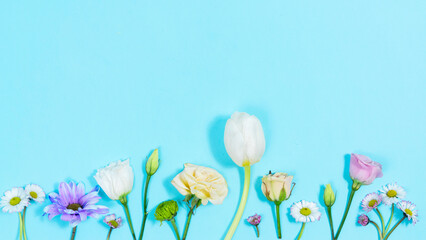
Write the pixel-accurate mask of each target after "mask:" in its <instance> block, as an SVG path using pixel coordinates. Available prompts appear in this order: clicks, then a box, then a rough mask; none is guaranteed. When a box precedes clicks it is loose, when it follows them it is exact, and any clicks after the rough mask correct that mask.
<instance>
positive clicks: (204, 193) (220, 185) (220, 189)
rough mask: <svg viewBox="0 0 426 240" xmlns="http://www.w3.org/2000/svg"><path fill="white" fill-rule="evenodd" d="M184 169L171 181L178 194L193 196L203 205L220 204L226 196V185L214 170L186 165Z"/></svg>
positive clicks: (223, 179)
mask: <svg viewBox="0 0 426 240" xmlns="http://www.w3.org/2000/svg"><path fill="white" fill-rule="evenodd" d="M184 166H185V168H184V169H183V171H182V172H181V173H179V174H178V175H177V176H176V177H175V178H174V179H173V180H172V184H173V186H174V187H175V188H176V189H177V190H178V191H179V193H180V194H182V195H184V196H186V195H190V194H194V195H195V196H196V197H197V198H198V199H200V200H201V203H202V204H203V205H206V204H207V203H208V202H211V203H212V204H222V202H223V200H224V199H225V197H226V196H227V195H228V184H227V183H226V180H225V178H224V177H223V176H222V175H221V174H220V173H219V172H217V171H216V170H214V169H212V168H208V167H203V166H198V165H194V164H190V163H186V164H185V165H184Z"/></svg>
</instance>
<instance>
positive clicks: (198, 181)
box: [0, 112, 418, 240]
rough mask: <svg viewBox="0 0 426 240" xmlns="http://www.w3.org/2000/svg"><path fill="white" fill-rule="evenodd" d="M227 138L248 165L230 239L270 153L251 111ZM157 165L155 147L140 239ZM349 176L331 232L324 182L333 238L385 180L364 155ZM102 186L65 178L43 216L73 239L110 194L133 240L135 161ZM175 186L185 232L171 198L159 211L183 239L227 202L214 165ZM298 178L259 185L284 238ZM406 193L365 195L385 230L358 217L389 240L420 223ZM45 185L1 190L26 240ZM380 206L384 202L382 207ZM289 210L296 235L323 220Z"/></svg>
mask: <svg viewBox="0 0 426 240" xmlns="http://www.w3.org/2000/svg"><path fill="white" fill-rule="evenodd" d="M224 136H225V137H224V143H225V147H226V150H227V152H228V154H229V156H230V157H231V159H232V160H233V161H234V162H235V163H236V164H237V165H238V166H240V167H243V168H244V175H245V180H244V186H243V192H242V196H241V199H240V203H239V206H238V209H237V212H236V214H235V216H234V218H233V220H232V222H231V225H230V228H229V229H228V231H227V232H226V235H225V239H226V240H230V239H232V238H233V235H234V233H235V231H236V229H237V227H238V225H239V223H240V221H241V218H242V216H243V214H244V209H245V205H246V202H247V197H248V193H249V189H250V175H251V174H250V169H251V166H252V165H253V164H255V163H257V162H259V161H260V160H261V158H262V156H263V154H264V151H265V137H264V133H263V129H262V125H261V123H260V121H259V120H258V119H257V118H256V117H255V116H253V115H249V114H247V113H240V112H236V113H234V114H233V115H232V116H231V118H230V119H229V120H228V121H227V123H226V126H225V135H224ZM159 166H160V160H159V156H158V150H157V149H156V150H154V151H153V152H152V153H151V155H150V156H149V157H148V159H147V161H146V165H145V172H146V176H147V177H146V180H145V184H144V186H143V193H144V194H143V201H142V210H143V215H142V225H141V228H140V231H139V237H138V239H139V240H142V239H143V235H144V230H145V224H146V221H147V217H148V215H149V214H150V211H148V197H147V196H148V192H149V191H148V188H149V183H150V180H151V178H152V177H153V176H154V174H155V173H156V172H157V170H158V168H159ZM349 175H350V177H351V179H352V180H353V183H352V186H351V191H350V193H349V197H348V201H347V204H346V208H345V211H344V214H343V217H342V219H341V221H340V224H339V227H338V229H337V231H336V233H335V232H334V225H333V217H332V207H333V205H334V203H335V201H336V197H335V194H334V191H333V189H332V188H331V185H330V184H327V185H326V187H325V190H324V195H323V199H324V205H325V206H326V209H325V210H326V213H327V216H328V220H329V225H330V235H331V239H332V240H337V239H338V238H339V236H340V234H341V231H342V229H343V225H344V223H345V220H346V217H347V215H348V213H349V210H350V207H351V203H352V200H353V197H354V195H355V193H356V192H357V191H358V190H359V189H360V188H361V187H362V186H363V185H370V184H372V183H373V181H374V179H375V178H378V177H382V176H383V174H382V166H381V165H380V164H379V163H377V162H375V161H372V160H371V159H370V158H368V157H367V156H363V155H359V154H352V155H351V159H350V168H349ZM94 178H95V180H96V181H97V183H98V186H96V187H94V188H93V189H92V190H91V191H90V192H88V193H86V192H85V187H84V185H83V184H82V183H74V182H69V183H66V182H62V183H60V184H59V188H58V191H57V192H53V193H50V194H49V195H48V198H49V200H50V202H51V204H50V205H48V206H46V207H45V208H44V212H45V215H47V217H48V218H49V220H51V219H52V218H54V217H55V216H60V219H61V220H63V221H67V222H69V223H70V226H71V227H72V234H71V240H73V239H75V237H76V231H77V226H78V225H79V224H80V223H82V222H84V221H85V220H87V219H88V217H95V218H96V217H99V216H100V215H105V214H108V212H109V209H108V208H107V207H105V206H101V205H98V204H97V203H98V202H99V200H100V199H101V197H100V196H99V195H98V193H99V191H100V189H102V190H103V191H104V192H105V194H106V195H107V196H108V197H109V198H110V199H111V200H115V201H117V202H118V203H119V204H121V205H122V206H123V210H124V214H125V216H126V218H127V224H128V226H129V230H130V233H131V235H132V238H133V240H136V239H137V238H136V232H135V230H134V226H133V223H132V218H131V211H130V209H129V207H128V195H129V194H130V193H131V191H132V189H133V181H134V172H133V169H132V167H131V166H130V162H129V160H124V161H117V162H113V163H111V164H109V165H108V166H107V167H105V168H101V169H99V170H98V171H97V173H96V174H95V176H94ZM171 184H172V185H173V186H174V187H175V188H176V189H177V191H178V192H179V193H180V194H182V195H183V196H184V197H183V199H182V201H183V202H184V203H185V205H186V206H187V208H188V213H187V220H186V223H185V227H184V230H183V234H182V235H181V234H180V233H179V230H178V227H177V224H176V220H175V216H176V215H177V213H178V211H179V207H178V206H179V204H178V203H177V202H176V201H174V200H167V201H164V202H162V203H160V204H158V206H157V207H156V209H155V212H154V216H155V219H157V220H158V221H160V222H163V221H167V222H169V223H170V225H171V227H172V230H173V232H174V235H175V237H176V239H178V240H180V239H182V240H184V239H186V238H187V236H188V231H189V226H190V222H191V219H192V217H193V215H194V213H195V211H196V210H197V209H198V208H199V207H200V206H205V205H207V204H208V203H209V202H210V203H211V204H213V205H219V204H222V202H223V201H224V199H225V198H226V197H227V195H228V186H227V182H226V180H225V178H224V177H223V176H222V175H221V174H220V173H219V172H218V171H216V170H215V169H212V168H208V167H204V166H198V165H194V164H190V163H186V164H185V165H184V169H183V171H182V172H181V173H179V174H178V175H177V176H176V177H175V178H174V179H173V180H172V182H171ZM294 187H295V183H294V182H293V176H290V175H288V174H286V173H283V172H276V173H272V172H269V174H267V175H265V176H264V177H263V178H262V186H261V190H262V192H263V194H264V195H265V197H266V199H267V200H268V201H270V202H271V203H272V204H273V205H275V211H276V215H275V216H276V221H277V224H276V228H277V229H276V231H277V238H282V233H281V222H280V216H281V214H280V206H281V204H282V202H284V201H286V200H288V199H289V198H290V197H291V193H292V191H293V188H294ZM405 195H406V193H405V191H404V189H403V188H402V187H400V186H398V185H397V184H388V185H386V186H384V187H383V188H382V189H381V190H380V191H379V192H376V193H370V194H368V195H367V196H366V197H365V198H364V199H363V200H362V207H363V210H364V211H365V212H367V213H368V212H370V211H374V212H376V213H377V215H378V217H379V219H380V222H381V227H379V225H378V224H377V223H376V222H375V221H374V220H372V219H371V218H370V217H368V216H367V215H366V214H362V215H360V216H359V218H358V223H359V224H361V225H362V226H366V225H368V224H371V225H373V226H374V227H375V228H376V229H377V231H378V236H379V239H380V240H387V239H388V238H389V236H390V235H391V233H392V232H393V231H394V230H395V229H396V227H397V226H399V225H400V223H401V222H403V221H404V220H405V219H408V220H409V221H412V222H413V224H415V223H416V222H417V221H418V214H417V210H416V209H415V205H414V204H412V203H410V202H408V201H405V200H402V199H404V198H405ZM45 197H46V195H45V193H44V191H43V189H42V188H41V187H40V186H38V185H35V184H29V185H27V186H26V187H25V188H13V189H11V190H9V191H6V192H5V193H4V196H2V198H1V202H0V207H2V208H3V211H4V212H9V213H18V216H19V226H20V230H19V239H20V240H22V239H24V240H27V233H26V229H25V217H26V210H27V207H29V206H30V204H31V203H41V202H43V201H44V200H45ZM382 203H383V204H382ZM381 205H389V206H391V216H390V217H389V220H388V221H387V224H385V223H384V219H383V215H382V214H381V212H380V210H379V206H381ZM395 208H397V209H399V210H400V211H401V212H402V218H401V219H400V220H399V221H398V222H397V223H396V224H394V225H393V227H391V224H392V221H393V219H394V216H395V214H394V213H395ZM290 214H291V216H292V217H294V219H295V220H296V222H301V223H302V226H301V230H300V231H299V233H298V236H297V239H300V238H301V237H302V234H303V232H304V229H305V225H306V223H307V222H314V221H318V220H320V217H321V212H320V207H319V206H318V205H317V204H316V203H315V202H311V201H306V200H301V201H298V202H295V203H294V204H293V205H292V206H291V207H290ZM247 221H248V222H249V223H250V224H252V225H253V226H254V227H255V228H256V233H257V236H258V237H259V224H260V222H261V216H260V215H257V214H255V215H253V216H251V217H248V218H247ZM104 222H105V223H106V224H107V225H108V226H109V227H110V228H109V232H108V234H107V239H110V236H111V233H112V231H113V230H114V229H116V228H119V227H121V226H122V222H123V221H122V219H121V218H120V217H116V215H115V214H109V215H106V216H105V217H104Z"/></svg>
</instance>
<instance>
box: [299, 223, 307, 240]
mask: <svg viewBox="0 0 426 240" xmlns="http://www.w3.org/2000/svg"><path fill="white" fill-rule="evenodd" d="M305 225H306V223H303V224H302V229H300V232H299V235H298V236H297V240H300V238H301V237H302V234H303V231H304V230H305Z"/></svg>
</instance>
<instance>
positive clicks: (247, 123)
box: [224, 112, 265, 167]
mask: <svg viewBox="0 0 426 240" xmlns="http://www.w3.org/2000/svg"><path fill="white" fill-rule="evenodd" d="M224 141H225V148H226V151H227V152H228V155H229V156H230V157H231V159H232V160H233V161H234V162H235V163H236V164H237V165H238V166H240V167H242V166H251V165H253V164H254V163H257V162H259V161H260V159H261V158H262V156H263V153H264V152H265V136H264V134H263V129H262V124H261V123H260V121H259V119H257V118H256V116H254V115H249V114H247V113H244V112H235V113H234V114H232V116H231V118H230V119H228V121H227V122H226V126H225V137H224Z"/></svg>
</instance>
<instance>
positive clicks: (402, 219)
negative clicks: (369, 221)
mask: <svg viewBox="0 0 426 240" xmlns="http://www.w3.org/2000/svg"><path fill="white" fill-rule="evenodd" d="M406 217H407V216H406V215H405V214H404V217H403V218H401V220H399V222H397V223H396V224H395V226H393V227H392V229H391V230H390V231H389V233H388V235H386V237H385V239H384V240H387V239H388V238H389V236H390V235H391V234H392V233H393V231H395V228H396V227H398V225H399V224H401V223H402V221H404V219H405V218H406Z"/></svg>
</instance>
